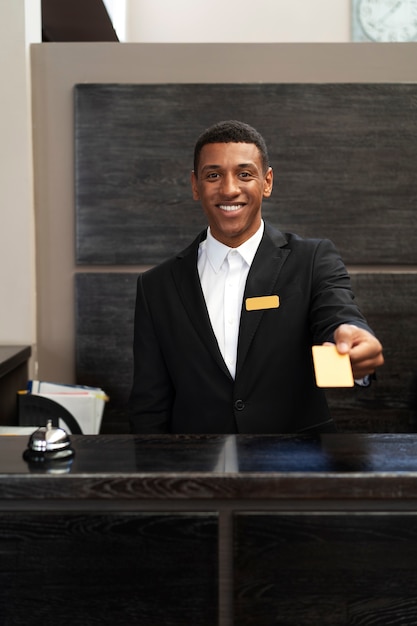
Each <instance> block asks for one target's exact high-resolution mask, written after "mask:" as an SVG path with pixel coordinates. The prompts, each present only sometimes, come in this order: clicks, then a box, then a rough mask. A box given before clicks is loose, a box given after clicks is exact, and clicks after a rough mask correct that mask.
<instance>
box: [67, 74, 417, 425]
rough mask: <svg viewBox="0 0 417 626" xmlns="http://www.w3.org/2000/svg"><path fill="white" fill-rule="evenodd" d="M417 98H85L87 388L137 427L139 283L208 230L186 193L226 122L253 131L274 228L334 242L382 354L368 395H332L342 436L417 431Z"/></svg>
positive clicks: (129, 92) (95, 88)
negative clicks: (206, 143) (215, 126)
mask: <svg viewBox="0 0 417 626" xmlns="http://www.w3.org/2000/svg"><path fill="white" fill-rule="evenodd" d="M416 108H417V86H416V85H414V84H398V83H397V84H221V85H216V84H200V85H186V84H185V85H184V84H164V85H137V84H135V85H121V84H114V85H109V84H106V85H102V84H83V85H77V86H76V87H75V172H76V180H75V185H76V251H75V258H76V263H77V271H76V276H75V287H76V341H77V346H76V366H77V382H80V383H83V384H93V385H99V386H101V387H103V388H104V389H105V390H106V391H107V393H108V394H109V396H110V398H111V400H110V403H109V405H108V406H107V407H106V414H105V418H104V423H103V430H104V431H106V430H111V431H116V432H118V431H119V430H120V431H121V432H124V431H125V430H126V429H127V423H126V417H125V414H124V406H125V403H126V399H127V395H128V393H129V388H130V384H131V378H132V354H131V350H132V332H133V313H134V299H135V286H136V277H137V273H138V272H136V271H135V270H136V268H138V271H139V268H140V266H143V265H153V264H155V263H158V262H160V261H162V260H164V259H165V258H167V257H168V256H170V255H172V254H174V253H175V252H177V251H178V250H180V249H181V248H183V247H184V246H185V245H187V244H188V243H189V242H190V241H191V239H192V238H194V236H195V235H196V234H197V232H198V231H199V230H200V229H201V228H202V227H204V225H205V220H204V217H203V214H202V211H201V209H200V207H199V205H198V204H197V203H195V202H193V200H192V198H191V191H190V186H189V174H190V171H191V169H192V153H193V146H194V142H195V139H196V137H197V136H198V135H199V133H200V132H201V131H202V130H204V129H205V128H206V127H207V126H209V125H211V124H212V123H214V122H216V121H219V120H221V119H230V118H235V119H241V120H243V121H246V122H248V123H249V124H252V125H253V126H255V127H256V128H257V129H258V130H259V131H260V132H261V133H262V134H263V135H264V137H265V139H266V142H267V144H268V146H269V151H270V161H271V165H272V166H273V168H274V172H275V188H274V193H273V196H272V198H271V199H269V200H268V201H267V202H265V204H264V217H265V219H267V220H268V221H270V222H271V223H273V224H274V225H275V226H277V227H278V228H280V229H281V230H284V231H293V232H297V233H299V234H300V235H303V236H309V237H328V238H330V239H332V240H333V241H334V243H335V244H336V246H337V247H338V249H339V251H340V252H341V254H342V257H343V258H344V260H345V262H346V264H347V266H348V267H349V270H350V271H351V275H352V282H353V286H354V289H355V292H356V296H357V300H358V302H359V304H360V306H361V308H362V310H363V311H364V313H365V315H366V317H367V318H368V321H369V322H370V324H371V325H372V326H373V328H374V329H375V331H376V333H377V335H378V336H379V337H380V339H381V341H382V342H383V344H384V349H385V357H386V365H385V366H384V368H383V369H381V371H380V373H379V375H378V382H377V384H376V385H374V386H373V387H372V388H371V389H368V390H363V389H356V388H355V389H354V390H333V391H332V392H329V394H328V395H329V402H330V404H331V407H332V410H333V413H334V415H335V417H336V419H337V421H338V424H339V427H340V428H341V430H346V431H351V430H354V431H364V432H378V431H382V432H410V431H414V430H415V419H416V417H417V400H416V396H417V338H416V333H415V330H416V320H417V254H416V251H415V248H416V241H417V219H416V217H415V206H414V205H415V203H416V200H417V177H416V176H415V170H416V169H417V167H416V166H417V142H416V136H417V135H416V131H417V116H416Z"/></svg>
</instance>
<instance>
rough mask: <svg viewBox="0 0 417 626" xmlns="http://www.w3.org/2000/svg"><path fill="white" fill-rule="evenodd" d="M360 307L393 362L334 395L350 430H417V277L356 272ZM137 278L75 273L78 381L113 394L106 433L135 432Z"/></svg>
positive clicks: (343, 426) (340, 419)
mask: <svg viewBox="0 0 417 626" xmlns="http://www.w3.org/2000/svg"><path fill="white" fill-rule="evenodd" d="M352 284H353V288H354V291H355V293H356V297H357V300H358V303H359V304H360V306H361V308H362V310H363V311H364V313H365V315H366V317H367V318H368V321H369V322H370V324H371V325H372V326H373V328H374V330H375V332H376V333H377V335H378V336H379V337H380V338H381V341H382V343H383V346H384V351H385V359H386V364H385V365H384V367H383V368H381V369H380V371H379V372H378V380H377V382H376V383H374V384H373V385H372V386H371V388H369V389H362V388H357V387H356V388H354V389H346V390H344V389H336V390H332V391H328V392H327V393H328V397H329V403H330V406H331V409H332V413H333V415H334V417H335V419H336V421H337V424H338V426H339V428H340V430H342V431H347V432H351V431H353V432H415V431H416V422H417V333H416V319H417V273H411V272H410V273H407V272H404V273H398V272H397V273H395V274H392V273H390V272H379V273H364V274H353V275H352ZM135 293H136V274H134V273H120V274H115V273H102V274H101V273H95V272H93V273H78V274H77V276H76V302H77V316H76V325H77V328H76V330H77V332H76V337H77V339H76V341H77V349H76V356H77V379H78V382H79V383H82V384H90V385H97V386H100V387H103V388H104V389H105V391H106V392H107V393H108V394H109V396H110V402H109V404H108V406H106V410H105V414H104V418H103V429H104V432H119V431H120V432H128V425H127V418H126V414H125V404H126V401H127V397H128V394H129V391H130V385H131V381H132V368H133V361H132V342H133V317H134V304H135Z"/></svg>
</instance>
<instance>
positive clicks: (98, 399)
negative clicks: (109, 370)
mask: <svg viewBox="0 0 417 626" xmlns="http://www.w3.org/2000/svg"><path fill="white" fill-rule="evenodd" d="M27 392H28V393H31V394H33V395H37V396H44V397H45V398H49V399H50V400H53V401H54V402H56V403H58V404H60V405H61V406H63V407H64V408H65V409H67V411H69V412H70V413H71V415H73V417H74V418H75V419H76V420H77V422H78V424H79V426H80V428H81V431H82V433H83V434H84V435H96V434H98V433H99V431H100V426H101V420H102V417H103V411H104V403H105V402H106V401H107V400H108V397H107V396H106V394H105V392H104V391H103V390H102V389H100V388H99V387H85V386H83V385H61V384H58V383H49V382H45V381H41V380H30V381H29V382H28V386H27ZM62 427H64V428H65V426H64V425H62Z"/></svg>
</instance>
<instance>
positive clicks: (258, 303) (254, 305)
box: [246, 296, 279, 311]
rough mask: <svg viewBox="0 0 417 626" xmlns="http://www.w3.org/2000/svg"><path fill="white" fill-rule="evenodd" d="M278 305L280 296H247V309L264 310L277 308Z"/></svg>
mask: <svg viewBox="0 0 417 626" xmlns="http://www.w3.org/2000/svg"><path fill="white" fill-rule="evenodd" d="M278 307H279V297H278V296H259V297H257V298H246V310H247V311H263V310H264V309H277V308H278Z"/></svg>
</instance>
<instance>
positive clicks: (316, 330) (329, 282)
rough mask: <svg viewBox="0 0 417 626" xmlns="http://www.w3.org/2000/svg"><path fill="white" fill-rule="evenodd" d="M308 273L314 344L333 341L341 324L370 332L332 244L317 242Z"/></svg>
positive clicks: (345, 271)
mask: <svg viewBox="0 0 417 626" xmlns="http://www.w3.org/2000/svg"><path fill="white" fill-rule="evenodd" d="M311 272H312V280H311V284H312V291H311V302H310V327H311V330H312V335H313V338H314V342H315V343H318V344H319V343H323V342H325V341H333V333H334V331H335V330H336V328H337V327H338V326H340V324H354V325H356V326H359V327H360V328H364V329H366V330H368V331H369V332H371V333H373V331H372V329H371V328H370V327H369V326H368V324H367V321H366V319H365V317H364V316H363V314H362V312H361V311H360V309H359V307H358V305H357V304H356V301H355V296H354V294H353V291H352V287H351V282H350V277H349V274H348V272H347V270H346V267H345V265H344V263H343V261H342V259H341V257H340V255H339V253H338V252H337V250H336V248H335V246H334V244H333V243H332V242H331V241H329V240H327V239H323V240H321V241H320V242H319V243H318V246H317V247H316V250H315V253H314V255H313V261H312V267H311Z"/></svg>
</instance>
